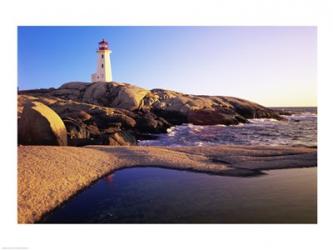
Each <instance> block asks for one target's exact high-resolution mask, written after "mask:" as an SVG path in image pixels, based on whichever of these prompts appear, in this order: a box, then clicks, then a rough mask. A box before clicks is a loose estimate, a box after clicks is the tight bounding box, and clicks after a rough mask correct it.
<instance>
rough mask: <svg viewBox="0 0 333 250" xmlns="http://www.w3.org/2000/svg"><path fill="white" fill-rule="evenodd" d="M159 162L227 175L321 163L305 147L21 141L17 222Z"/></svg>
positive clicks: (37, 217) (33, 219) (37, 216)
mask: <svg viewBox="0 0 333 250" xmlns="http://www.w3.org/2000/svg"><path fill="white" fill-rule="evenodd" d="M133 166H142V167H145V166H158V167H164V168H174V169H180V170H189V171H199V172H204V173H210V174H217V175H228V176H241V177H247V176H255V175H260V174H263V173H264V172H262V171H264V170H270V169H281V168H299V167H314V166H317V150H316V149H313V148H305V147H272V146H265V147H264V146H231V145H224V146H214V147H174V148H171V147H142V146H122V147H111V146H88V147H62V146H19V147H18V223H34V222H36V221H38V220H40V219H41V218H42V216H43V215H44V214H45V213H47V212H49V211H51V210H52V209H54V208H56V207H57V206H59V205H60V204H62V203H63V202H64V201H66V200H68V199H69V198H70V197H71V196H73V195H75V194H76V193H77V192H79V191H80V190H82V189H84V188H85V187H87V186H89V185H90V184H91V183H92V182H94V181H96V180H98V179H99V178H100V177H102V176H104V175H106V174H108V173H110V172H113V171H115V170H117V169H121V168H125V167H133Z"/></svg>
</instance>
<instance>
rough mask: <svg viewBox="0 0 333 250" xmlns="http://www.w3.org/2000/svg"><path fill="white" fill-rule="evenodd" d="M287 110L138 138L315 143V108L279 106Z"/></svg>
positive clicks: (180, 142) (181, 142)
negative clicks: (278, 114) (240, 121)
mask: <svg viewBox="0 0 333 250" xmlns="http://www.w3.org/2000/svg"><path fill="white" fill-rule="evenodd" d="M278 109H279V110H284V111H288V112H290V113H291V115H290V116H286V115H283V116H282V117H283V118H284V120H275V119H264V118H263V119H250V120H249V123H245V124H238V125H231V126H225V125H210V126H200V125H193V124H183V125H179V126H174V127H171V128H169V129H168V132H167V133H166V134H159V135H158V138H157V139H156V140H143V141H139V145H142V146H213V145H220V144H229V145H230V144H232V145H272V146H281V145H286V146H308V147H316V146H317V108H316V107H302V108H301V107H300V108H298V107H297V108H295V107H292V108H290V107H289V108H288V107H283V108H278Z"/></svg>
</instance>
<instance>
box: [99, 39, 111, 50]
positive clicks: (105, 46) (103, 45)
mask: <svg viewBox="0 0 333 250" xmlns="http://www.w3.org/2000/svg"><path fill="white" fill-rule="evenodd" d="M98 44H99V48H98V49H99V50H108V49H109V43H108V42H107V41H105V40H104V39H103V40H102V41H100V42H99V43H98Z"/></svg>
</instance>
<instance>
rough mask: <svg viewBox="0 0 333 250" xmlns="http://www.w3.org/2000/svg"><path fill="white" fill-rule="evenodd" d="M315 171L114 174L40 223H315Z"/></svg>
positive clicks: (134, 171) (152, 169)
mask: <svg viewBox="0 0 333 250" xmlns="http://www.w3.org/2000/svg"><path fill="white" fill-rule="evenodd" d="M316 221H317V169H316V168H300V169H287V170H272V171H268V172H267V175H262V176H259V177H247V178H244V177H227V176H216V175H208V174H201V173H192V172H187V171H179V170H171V169H162V168H156V167H136V168H128V169H123V170H120V171H117V172H115V173H113V174H111V175H109V176H106V177H105V178H102V179H101V180H99V181H97V182H96V183H94V184H93V185H91V186H90V187H89V188H87V189H86V190H84V191H83V192H81V193H79V194H78V195H76V196H75V197H74V198H72V199H71V200H69V201H68V202H66V203H65V204H64V205H63V206H61V207H59V208H57V209H55V210H54V211H53V212H52V213H50V214H49V215H47V216H46V217H45V218H44V219H43V220H42V221H41V223H316Z"/></svg>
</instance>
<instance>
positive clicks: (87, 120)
mask: <svg viewBox="0 0 333 250" xmlns="http://www.w3.org/2000/svg"><path fill="white" fill-rule="evenodd" d="M31 102H35V103H40V104H39V105H42V104H44V105H46V106H48V107H49V108H50V109H51V110H53V111H54V112H55V113H57V114H58V115H59V117H60V118H61V119H62V120H63V122H64V124H65V126H66V130H67V141H68V145H70V146H84V145H92V144H93V145H114V146H118V145H135V144H137V141H138V140H145V139H153V138H156V136H155V137H154V135H153V134H158V133H166V132H167V129H168V128H170V127H172V126H175V125H180V124H184V123H191V124H195V125H216V124H224V125H236V124H239V123H247V122H248V119H252V118H274V119H282V117H281V116H280V115H279V112H277V111H274V110H272V109H269V108H266V107H264V106H261V105H259V104H256V103H253V102H250V101H247V100H243V99H240V98H235V97H226V96H204V95H188V94H183V93H179V92H175V91H171V90H164V89H152V90H146V89H143V88H140V87H137V86H135V85H131V84H128V83H119V82H97V83H84V82H70V83H66V84H63V85H62V86H60V87H59V88H57V89H55V88H50V89H35V90H23V91H19V96H18V124H19V125H20V124H21V123H20V122H21V120H20V118H21V117H22V116H23V117H24V109H25V107H27V106H28V105H29V104H30V103H31ZM20 128H22V130H23V131H25V134H23V133H19V135H22V137H21V136H19V138H18V139H19V144H22V145H50V144H47V143H44V144H41V143H40V141H42V139H40V138H36V140H35V141H31V143H26V140H23V139H22V138H25V137H27V133H28V134H29V131H28V130H27V129H26V128H25V126H20ZM51 145H55V144H54V143H53V144H51Z"/></svg>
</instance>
